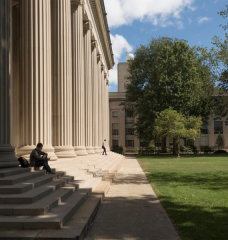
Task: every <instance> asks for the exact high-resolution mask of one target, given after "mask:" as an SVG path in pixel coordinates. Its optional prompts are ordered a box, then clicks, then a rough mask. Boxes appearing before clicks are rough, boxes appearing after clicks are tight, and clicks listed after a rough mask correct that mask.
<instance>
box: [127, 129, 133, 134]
mask: <svg viewBox="0 0 228 240" xmlns="http://www.w3.org/2000/svg"><path fill="white" fill-rule="evenodd" d="M126 135H134V128H126Z"/></svg>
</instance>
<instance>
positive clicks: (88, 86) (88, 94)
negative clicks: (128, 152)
mask: <svg viewBox="0 0 228 240" xmlns="http://www.w3.org/2000/svg"><path fill="white" fill-rule="evenodd" d="M91 35H92V28H91V24H90V21H84V56H85V58H84V60H85V65H84V68H85V144H86V151H87V152H88V153H89V154H94V153H95V152H94V148H93V122H92V118H93V111H92V54H91V48H92V45H91V44H92V42H91V41H92V39H91V37H92V36H91Z"/></svg>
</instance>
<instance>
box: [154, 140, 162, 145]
mask: <svg viewBox="0 0 228 240" xmlns="http://www.w3.org/2000/svg"><path fill="white" fill-rule="evenodd" d="M154 145H155V147H161V145H162V143H161V139H155V140H154Z"/></svg>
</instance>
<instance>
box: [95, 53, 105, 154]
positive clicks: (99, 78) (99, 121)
mask: <svg viewBox="0 0 228 240" xmlns="http://www.w3.org/2000/svg"><path fill="white" fill-rule="evenodd" d="M97 68H98V71H97V76H98V79H97V85H98V141H99V143H98V144H100V145H99V146H102V142H103V140H104V139H103V133H102V127H103V126H102V124H103V123H102V117H103V108H102V80H101V78H102V76H101V55H100V54H98V63H97ZM100 151H101V147H100Z"/></svg>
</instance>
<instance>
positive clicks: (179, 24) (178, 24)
mask: <svg viewBox="0 0 228 240" xmlns="http://www.w3.org/2000/svg"><path fill="white" fill-rule="evenodd" d="M176 23H177V27H178V29H184V23H183V22H182V21H180V20H178V21H177V22H176Z"/></svg>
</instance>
